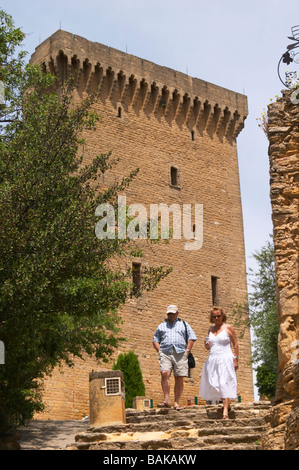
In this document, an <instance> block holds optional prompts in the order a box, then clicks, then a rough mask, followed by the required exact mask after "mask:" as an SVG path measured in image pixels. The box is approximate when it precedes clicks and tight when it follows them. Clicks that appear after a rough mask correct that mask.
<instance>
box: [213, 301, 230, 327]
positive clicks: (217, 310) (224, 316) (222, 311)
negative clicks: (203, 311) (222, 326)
mask: <svg viewBox="0 0 299 470" xmlns="http://www.w3.org/2000/svg"><path fill="white" fill-rule="evenodd" d="M214 312H220V313H221V315H222V321H223V323H225V322H226V320H227V317H226V314H225V313H224V310H223V308H221V307H217V306H216V305H215V306H214V307H213V308H212V310H211V312H210V323H214V320H213V313H214Z"/></svg>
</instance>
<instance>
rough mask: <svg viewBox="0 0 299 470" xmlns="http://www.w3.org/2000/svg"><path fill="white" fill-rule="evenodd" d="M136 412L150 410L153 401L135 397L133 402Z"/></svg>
mask: <svg viewBox="0 0 299 470" xmlns="http://www.w3.org/2000/svg"><path fill="white" fill-rule="evenodd" d="M133 408H135V410H138V411H141V410H149V409H150V408H151V399H150V398H148V397H135V398H134V400H133Z"/></svg>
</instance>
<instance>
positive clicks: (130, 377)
mask: <svg viewBox="0 0 299 470" xmlns="http://www.w3.org/2000/svg"><path fill="white" fill-rule="evenodd" d="M113 370H120V371H122V372H123V374H124V382H125V394H126V402H125V406H126V408H132V406H133V400H134V398H135V397H138V396H140V397H143V396H144V395H145V386H144V383H143V378H142V372H141V369H140V365H139V362H138V357H137V356H136V354H135V353H134V351H129V352H128V353H124V354H119V356H118V358H117V361H116V363H115V364H114V365H113Z"/></svg>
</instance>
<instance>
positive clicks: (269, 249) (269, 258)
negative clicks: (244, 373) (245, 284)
mask: <svg viewBox="0 0 299 470" xmlns="http://www.w3.org/2000/svg"><path fill="white" fill-rule="evenodd" d="M253 257H254V259H255V260H256V261H257V266H258V268H257V271H256V272H253V271H252V270H251V271H250V277H251V288H252V292H251V293H250V294H249V307H250V324H251V327H252V329H253V332H254V340H253V349H254V351H253V362H254V363H255V364H257V367H256V371H257V387H258V390H259V393H261V394H264V395H266V396H267V397H268V398H272V397H273V396H274V395H275V390H276V382H277V368H278V350H277V344H278V332H279V324H278V317H277V307H276V279H275V263H274V246H273V242H272V240H271V241H268V242H267V243H266V244H265V246H263V247H262V248H261V249H260V250H259V251H257V252H255V253H254V255H253Z"/></svg>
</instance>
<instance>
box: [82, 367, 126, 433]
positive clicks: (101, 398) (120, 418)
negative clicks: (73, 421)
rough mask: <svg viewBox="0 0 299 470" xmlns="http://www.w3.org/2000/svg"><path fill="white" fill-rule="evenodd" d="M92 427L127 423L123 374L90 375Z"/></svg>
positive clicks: (97, 373) (96, 373)
mask: <svg viewBox="0 0 299 470" xmlns="http://www.w3.org/2000/svg"><path fill="white" fill-rule="evenodd" d="M89 408H90V415H89V416H90V426H104V425H110V424H111V425H114V424H124V423H125V422H126V410H125V387H124V379H123V373H122V372H121V371H119V370H117V371H114V370H113V371H105V372H94V371H92V372H91V373H90V374H89Z"/></svg>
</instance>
